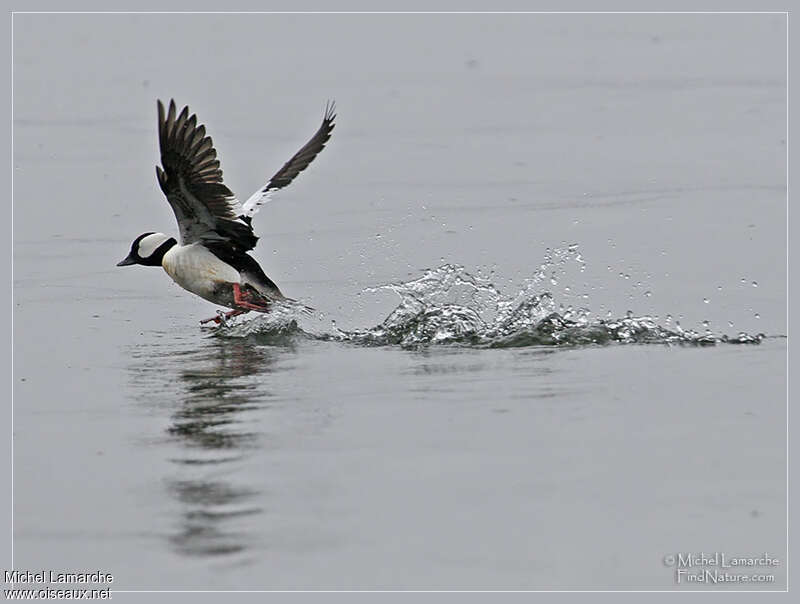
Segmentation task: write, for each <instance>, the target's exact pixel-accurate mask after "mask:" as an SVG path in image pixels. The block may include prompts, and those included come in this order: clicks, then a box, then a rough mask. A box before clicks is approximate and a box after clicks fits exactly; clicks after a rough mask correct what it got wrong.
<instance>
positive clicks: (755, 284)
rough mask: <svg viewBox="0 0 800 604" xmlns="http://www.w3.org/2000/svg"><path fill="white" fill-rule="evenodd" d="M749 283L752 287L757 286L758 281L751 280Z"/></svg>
mask: <svg viewBox="0 0 800 604" xmlns="http://www.w3.org/2000/svg"><path fill="white" fill-rule="evenodd" d="M750 285H752V286H753V287H758V283H757V282H756V281H753V282H752V283H751V284H750Z"/></svg>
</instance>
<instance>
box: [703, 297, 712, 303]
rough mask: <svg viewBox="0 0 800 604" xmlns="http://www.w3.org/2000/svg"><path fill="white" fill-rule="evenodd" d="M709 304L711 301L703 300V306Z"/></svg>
mask: <svg viewBox="0 0 800 604" xmlns="http://www.w3.org/2000/svg"><path fill="white" fill-rule="evenodd" d="M709 302H711V300H709V299H708V298H703V304H708V303H709Z"/></svg>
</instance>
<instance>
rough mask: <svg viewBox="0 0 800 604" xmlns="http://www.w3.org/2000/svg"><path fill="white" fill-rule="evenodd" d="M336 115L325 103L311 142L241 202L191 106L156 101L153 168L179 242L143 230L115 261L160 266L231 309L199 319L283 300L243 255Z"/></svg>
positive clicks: (320, 144)
mask: <svg viewBox="0 0 800 604" xmlns="http://www.w3.org/2000/svg"><path fill="white" fill-rule="evenodd" d="M335 118H336V113H335V106H334V104H333V103H328V105H327V106H326V107H325V115H324V117H323V119H322V125H321V126H320V128H319V130H317V132H316V134H314V136H313V137H311V140H309V141H308V142H307V143H306V144H305V146H303V148H302V149H300V150H299V151H298V152H297V153H295V154H294V156H293V157H292V158H291V159H290V160H289V161H288V162H286V163H285V164H284V166H283V167H282V168H281V169H280V170H278V172H276V173H275V175H274V176H273V177H272V178H270V179H269V182H267V184H266V185H264V186H263V187H262V188H260V189H259V190H258V191H256V192H255V193H253V195H251V196H250V197H249V198H248V199H247V201H245V202H244V203H243V204H242V203H240V202H239V201H238V200H237V199H236V197H235V196H234V194H233V193H232V192H231V190H230V189H228V187H226V186H225V185H224V184H222V170H221V169H220V167H219V160H218V159H217V151H216V150H215V149H214V145H213V142H212V140H211V137H210V136H206V129H205V126H203V125H199V126H198V125H197V116H196V115H194V114H192V115H191V116H189V107H184V108H183V110H182V111H181V112H180V114H177V111H176V109H175V101H174V100H173V101H170V103H169V110H168V111H167V112H166V115H165V112H164V105H163V104H162V103H161V101H158V141H159V145H160V149H161V163H162V164H163V166H164V167H163V169H162V168H161V167H159V166H156V175H157V177H158V184H159V186H160V187H161V190H162V191H163V192H164V195H165V196H166V198H167V201H168V202H169V205H170V206H171V207H172V211H173V212H175V218H176V219H177V221H178V229H179V232H180V242H179V241H177V240H176V239H175V238H174V237H170V236H168V235H164V234H163V233H153V232H148V233H143V234H142V235H139V236H138V237H137V238H136V239H134V240H133V244H132V245H131V251H130V253H129V254H128V256H127V257H126V258H125V259H124V260H122V261H121V262H119V263H118V264H117V266H128V265H130V264H141V265H143V266H161V267H163V268H164V270H165V271H166V272H167V274H168V275H169V276H170V277H172V279H173V281H175V282H176V283H177V284H178V285H180V286H181V287H182V288H184V289H186V290H188V291H190V292H192V293H193V294H197V295H198V296H200V297H201V298H204V299H206V300H208V301H209V302H213V303H214V304H219V305H220V306H226V307H228V308H232V309H233V310H231V311H230V312H228V313H225V314H224V315H223V313H222V312H221V311H220V312H219V313H218V316H217V317H213V318H211V319H205V320H203V321H201V322H200V323H208V322H210V321H215V322H217V323H220V322H221V321H222V320H224V319H227V318H230V317H233V316H236V315H240V314H243V313H246V312H249V311H251V310H254V311H258V312H267V311H268V310H269V309H270V305H271V303H272V302H274V301H276V300H284V299H287V298H285V296H284V295H283V294H282V293H281V290H280V289H278V286H277V285H275V283H274V282H273V281H272V280H271V279H270V278H269V277H267V275H266V274H264V271H263V270H262V269H261V267H260V266H259V264H258V262H256V260H255V259H254V258H253V257H252V256H250V255H249V254H248V253H247V252H248V250H252V249H253V248H254V247H255V245H256V241H258V237H256V236H255V234H254V233H253V227H252V219H253V215H254V214H255V213H256V212H257V211H258V208H259V206H261V205H262V204H263V203H265V202H266V201H269V199H270V197H271V196H272V193H273V192H274V191H277V190H278V189H281V188H283V187H285V186H286V185H288V184H289V183H291V182H292V180H294V178H295V177H296V176H297V175H298V174H299V173H300V172H302V171H303V170H305V169H306V168H307V167H308V165H309V164H310V163H311V162H312V160H313V159H314V158H315V157H316V156H317V154H318V153H319V152H320V151H322V149H323V148H324V147H325V143H327V142H328V139H329V138H330V137H331V131H332V130H333V128H334V123H333V120H334V119H335Z"/></svg>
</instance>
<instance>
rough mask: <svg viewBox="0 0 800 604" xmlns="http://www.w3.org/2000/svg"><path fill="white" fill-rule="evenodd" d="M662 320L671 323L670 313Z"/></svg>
mask: <svg viewBox="0 0 800 604" xmlns="http://www.w3.org/2000/svg"><path fill="white" fill-rule="evenodd" d="M664 322H665V323H672V315H667V316H666V317H664Z"/></svg>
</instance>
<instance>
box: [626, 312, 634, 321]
mask: <svg viewBox="0 0 800 604" xmlns="http://www.w3.org/2000/svg"><path fill="white" fill-rule="evenodd" d="M625 316H626V317H628V318H629V319H633V311H632V310H629V311H627V312H626V313H625Z"/></svg>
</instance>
